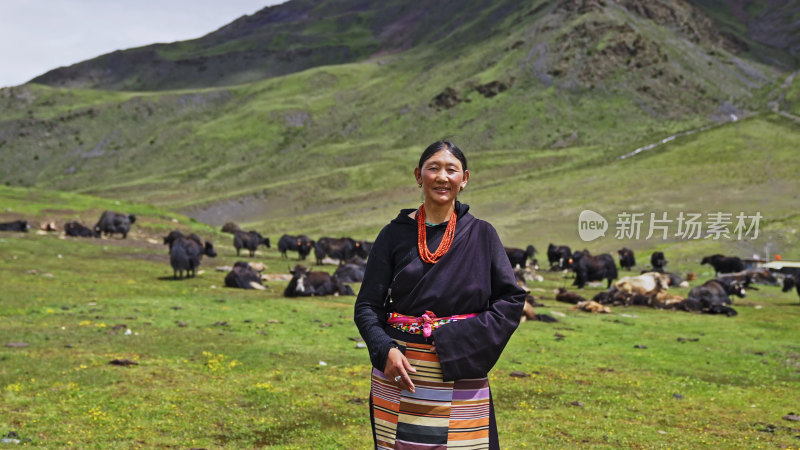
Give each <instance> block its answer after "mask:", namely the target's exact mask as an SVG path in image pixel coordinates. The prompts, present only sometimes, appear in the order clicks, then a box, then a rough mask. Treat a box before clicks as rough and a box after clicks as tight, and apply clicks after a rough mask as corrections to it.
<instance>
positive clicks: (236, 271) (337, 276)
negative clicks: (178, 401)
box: [0, 211, 800, 316]
mask: <svg viewBox="0 0 800 450" xmlns="http://www.w3.org/2000/svg"><path fill="white" fill-rule="evenodd" d="M135 221H136V216H135V215H133V214H122V213H117V212H112V211H105V212H103V214H102V215H101V216H100V219H99V220H98V221H97V223H96V224H95V226H94V227H93V228H88V227H86V226H84V225H82V224H80V223H79V222H74V221H73V222H69V223H66V224H65V225H64V233H65V234H66V235H67V236H75V237H101V236H102V235H106V236H113V235H115V234H120V235H121V236H122V238H123V239H124V238H125V237H127V235H128V233H129V232H130V228H131V224H133V223H134V222H135ZM30 228H31V227H30V225H29V224H28V222H27V221H24V220H17V221H13V222H7V223H0V231H27V230H29V229H30ZM43 229H46V230H49V231H56V230H55V228H54V224H52V223H51V224H46V228H45V225H44V224H43ZM222 231H223V232H227V233H231V234H233V246H234V248H235V249H236V255H237V256H239V255H240V251H241V250H242V249H245V250H247V251H248V252H249V255H250V257H253V256H254V255H255V252H256V250H257V248H258V247H259V246H264V247H267V248H271V246H270V240H269V238H265V237H263V236H262V235H261V234H259V233H258V232H256V231H243V230H241V229H240V228H239V227H238V226H237V225H236V224H234V223H227V224H225V225H224V226H223V227H222ZM163 241H164V244H165V245H167V246H168V247H169V261H170V265H171V266H172V269H173V278H175V279H180V278H183V277H184V276H186V277H194V276H195V275H196V272H197V268H198V266H199V265H200V262H201V258H202V257H203V256H209V257H215V256H217V254H216V251H215V250H214V246H213V244H212V243H211V242H208V241H205V242H204V241H203V240H202V239H201V238H200V237H199V236H197V235H196V234H194V233H192V234H189V235H184V234H183V233H181V232H180V231H172V232H170V233H169V234H168V235H167V236H165V237H164V239H163ZM371 246H372V243H371V242H367V241H357V240H354V239H351V238H346V237H345V238H330V237H323V238H320V239H317V240H316V241H315V240H313V239H310V238H309V237H308V236H306V235H299V236H291V235H283V236H282V237H281V238H280V239H279V241H278V250H279V251H280V253H281V256H282V257H283V258H288V256H287V252H289V251H293V252H297V255H298V260H305V259H306V257H307V256H308V255H309V254H311V252H312V251H313V252H314V256H315V258H316V264H317V265H320V264H323V263H324V261H326V260H327V261H330V260H334V261H338V264H339V267H338V268H337V269H336V271H335V272H334V273H333V274H332V275H331V274H329V273H327V272H322V271H312V270H310V269H309V268H307V267H305V266H302V265H300V264H297V265H296V266H295V267H294V269H290V273H291V275H292V278H291V280H289V283H288V285H287V286H286V289H285V290H284V296H286V297H299V296H312V295H353V294H354V292H353V289H352V288H351V287H350V286H349V285H347V284H345V283H354V282H355V283H357V282H361V281H362V280H363V277H364V268H365V265H366V259H367V257H368V255H369V251H370V248H371ZM506 253H507V255H508V259H509V261H510V262H511V265H512V267H514V269H515V272H516V273H517V275H518V280H519V282H520V284H521V285H522V286H524V285H525V283H526V276H525V275H526V274H530V273H531V272H532V271H536V270H539V264H538V260H536V259H535V258H534V256H535V254H536V249H535V248H534V247H533V246H532V245H529V246H528V247H527V248H525V249H524V250H523V249H520V248H511V247H506ZM617 254H618V257H619V267H620V268H621V269H622V270H628V271H630V270H632V268H633V267H634V266H635V265H636V259H635V255H634V252H633V250H630V249H628V248H622V249H620V250H618V251H617ZM547 259H548V263H549V265H550V267H549V270H551V271H561V272H563V273H564V274H565V276H574V280H573V283H572V284H573V285H574V286H575V287H576V288H577V289H582V288H583V287H584V286H585V285H586V284H587V283H589V282H597V281H603V280H605V281H606V282H607V285H606V288H607V290H606V291H603V292H600V293H598V294H597V295H595V296H594V297H593V298H592V299H591V300H586V299H585V298H583V297H582V296H580V295H579V294H577V293H576V292H570V291H567V290H566V289H564V288H560V289H559V292H558V294H557V295H556V300H558V301H562V302H567V303H572V304H574V305H576V307H577V308H580V309H584V310H587V311H603V310H604V309H605V310H607V306H606V305H640V306H650V307H656V308H665V309H676V310H684V311H697V312H703V313H709V314H725V315H728V316H733V315H736V311H735V310H734V309H733V308H732V307H731V304H732V301H731V296H732V295H735V296H738V297H744V296H745V292H746V290H747V289H757V288H756V287H755V286H752V285H753V284H755V283H761V284H772V285H777V284H779V278H782V281H783V291H784V292H788V291H789V290H791V289H792V288H795V289H796V290H797V293H798V295H800V268H792V267H784V268H782V269H780V270H779V271H776V272H771V271H769V270H766V269H763V268H747V267H746V266H745V264H744V262H743V261H742V260H741V259H740V258H738V257H735V256H724V255H719V254H716V255H711V256H706V257H704V258H703V259H702V261H701V264H709V265H710V266H712V267H713V268H714V271H715V272H716V276H715V278H713V279H710V280H708V281H706V282H705V283H703V284H702V285H700V286H696V287H694V288H692V289H691V290H690V291H689V294H688V296H687V297H685V298H684V297H680V296H678V295H674V294H672V293H670V292H669V291H668V288H669V287H670V286H681V287H688V281H692V279H689V280H686V279H683V278H682V277H681V276H679V275H678V274H676V273H673V272H668V271H666V270H665V266H666V265H667V260H666V258H665V257H664V253H663V252H654V253H653V254H652V255H651V257H650V265H651V268H650V269H648V270H644V271H642V272H641V274H640V275H636V276H625V277H622V278H620V277H619V274H618V270H617V263H616V261H615V260H614V258H613V257H612V256H611V255H610V254H608V253H605V254H601V255H596V256H595V255H592V254H591V253H590V252H589V251H588V250H582V251H577V252H572V251H571V250H570V248H569V247H568V246H564V245H554V244H550V245H549V246H548V249H547ZM258 269H259V267H258V266H257V265H254V264H248V263H246V262H242V261H239V262H236V263H235V264H234V266H233V267H232V268H230V271H229V273H228V274H227V275H226V277H225V285H226V286H229V287H236V288H244V289H263V285H262V275H261V272H260V270H258ZM261 270H263V268H261ZM689 275H690V276H691V275H693V274H689ZM776 276H777V277H776ZM615 280H616V281H615Z"/></svg>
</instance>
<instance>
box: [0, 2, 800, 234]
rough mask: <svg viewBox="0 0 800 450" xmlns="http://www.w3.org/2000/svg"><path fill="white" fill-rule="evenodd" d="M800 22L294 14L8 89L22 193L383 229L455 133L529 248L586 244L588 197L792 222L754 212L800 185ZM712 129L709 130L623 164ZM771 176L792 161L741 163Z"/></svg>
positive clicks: (779, 208) (280, 223) (487, 192)
mask: <svg viewBox="0 0 800 450" xmlns="http://www.w3.org/2000/svg"><path fill="white" fill-rule="evenodd" d="M796 13H797V7H796V6H795V4H793V3H792V2H788V1H782V2H779V1H770V2H745V1H739V0H736V1H735V0H729V1H726V2H711V1H708V2H706V1H697V2H686V1H678V0H676V1H644V0H619V1H616V2H614V1H608V0H563V1H559V2H547V1H539V0H529V1H522V2H520V1H492V2H490V1H460V2H455V1H436V2H414V1H409V0H403V1H400V0H391V1H385V2H366V1H354V0H338V1H316V2H312V1H305V0H292V1H290V2H287V3H284V4H282V5H278V6H273V7H269V8H265V9H263V10H261V11H259V12H257V13H256V14H253V15H252V16H246V17H243V18H240V19H238V20H237V21H235V22H233V23H231V24H229V25H227V26H225V27H223V28H221V29H219V30H216V31H214V32H213V33H210V34H209V35H206V36H204V37H202V38H200V39H197V40H193V41H187V42H178V43H173V44H160V45H154V46H149V47H143V48H139V49H131V50H126V51H121V52H115V53H112V54H109V55H104V56H100V57H98V58H95V59H92V60H89V61H86V62H83V63H79V64H76V65H74V66H71V67H69V68H63V69H57V70H55V71H52V72H49V73H47V74H44V75H42V76H41V77H38V78H37V79H35V80H34V82H32V83H29V84H26V85H22V86H17V87H13V88H7V89H3V90H0V158H2V161H1V162H2V164H0V182H1V183H4V184H6V185H10V186H32V187H39V188H48V189H55V190H63V191H70V192H77V193H86V194H93V195H99V196H103V197H108V198H120V199H125V200H136V201H142V202H147V203H151V204H155V205H158V206H161V207H166V208H171V209H174V210H178V211H181V212H185V213H187V214H189V215H191V216H193V217H196V218H197V219H199V220H203V221H207V222H209V223H212V224H219V223H222V222H224V221H227V220H236V221H238V222H241V223H244V224H248V225H252V226H254V227H256V226H258V227H264V228H268V229H270V230H276V232H277V230H283V231H289V230H309V231H314V232H329V233H334V234H337V235H338V234H340V233H345V232H347V233H358V234H361V235H362V236H363V237H372V236H374V233H375V232H376V231H377V229H379V227H380V225H381V224H383V223H385V222H386V220H387V219H388V218H389V217H391V216H392V215H393V213H394V212H396V210H397V208H398V207H407V206H409V203H411V204H413V203H415V202H416V201H417V200H418V199H417V196H418V194H417V193H416V191H415V188H414V186H413V179H412V178H411V171H412V169H413V166H414V165H415V163H416V159H417V158H418V156H419V153H420V152H421V150H422V149H423V148H424V147H425V146H426V145H427V144H429V143H430V142H432V141H434V140H436V139H439V138H442V137H449V138H452V139H453V140H455V141H456V142H457V143H458V144H459V145H460V146H461V147H462V148H463V149H464V150H465V151H466V152H467V155H468V157H469V158H470V165H471V167H472V171H473V177H472V180H471V182H470V187H469V189H468V193H467V194H465V197H464V198H465V201H467V202H469V203H471V204H472V205H473V208H475V210H476V211H477V212H478V213H481V214H483V215H485V216H487V217H488V218H490V219H492V220H493V223H497V224H498V226H499V227H500V229H501V231H502V233H503V235H504V236H507V237H508V238H509V239H511V240H514V241H521V240H523V239H524V237H525V236H529V235H530V234H531V230H530V224H531V223H539V224H546V226H545V228H544V230H546V231H547V233H548V235H549V236H553V237H554V238H555V237H562V238H567V237H569V236H574V230H573V228H572V227H570V228H569V229H566V228H564V227H563V226H560V225H559V224H560V223H562V222H563V221H564V220H570V221H572V220H573V219H572V218H571V217H572V216H573V215H574V216H575V217H577V212H579V211H580V210H581V209H586V208H587V206H586V205H590V204H593V205H597V206H595V208H597V209H598V210H599V209H604V211H605V212H606V213H608V210H605V208H610V209H611V210H613V208H624V207H625V205H645V206H646V205H648V204H653V203H652V202H653V201H654V199H658V203H657V205H658V207H659V208H663V209H665V210H670V211H675V210H677V209H678V208H681V207H685V206H687V205H698V207H700V206H702V207H704V208H711V207H714V206H715V205H728V206H730V208H732V209H735V208H743V207H747V208H750V207H751V206H753V202H756V203H755V205H756V206H757V205H759V204H765V205H772V206H771V208H772V209H771V210H769V211H766V212H767V213H774V217H781V218H783V219H781V220H782V222H780V223H782V224H784V225H781V227H784V226H785V227H789V228H791V227H792V226H794V225H793V224H794V223H796V218H793V217H794V216H792V215H791V213H790V211H788V210H787V209H786V208H785V207H784V206H783V205H780V204H779V203H780V202H776V203H774V204H771V203H763V202H761V203H759V202H757V201H756V200H754V199H755V198H757V197H758V196H759V195H768V194H769V193H771V192H772V191H773V189H774V188H775V185H769V184H765V183H764V178H763V177H767V178H770V177H771V181H772V182H773V183H777V185H778V186H779V189H777V192H780V193H782V194H781V195H784V193H786V192H791V190H790V188H792V187H793V186H796V184H797V182H795V181H794V179H793V178H792V175H789V173H788V172H785V170H787V169H792V168H797V165H798V163H797V162H794V160H792V159H791V158H788V157H787V158H784V156H785V155H788V153H789V152H791V151H792V149H793V147H792V146H793V145H795V144H796V142H795V139H794V137H795V135H796V134H797V123H796V122H795V121H794V119H793V118H792V117H793V116H792V113H796V112H797V110H798V109H800V108H799V107H798V104H800V102H798V101H797V98H798V94H797V92H800V84H799V83H798V82H796V81H794V78H792V77H791V74H792V73H793V71H794V70H795V69H796V67H797V57H798V54H797V51H798V46H797V42H798V40H797V37H798V32H797V30H798V27H796V26H794V22H792V21H793V19H792V17H795V16H796ZM770 24H773V25H774V27H773V28H772V30H773V32H772V33H767V32H765V29H767V28H768V26H769V25H770ZM775 111H778V112H783V113H785V114H788V116H781V115H780V114H776V113H775ZM707 127H711V128H707ZM690 130H704V131H699V132H698V133H697V134H691V135H689V134H687V135H686V136H685V137H679V138H676V139H674V141H670V142H668V143H666V144H664V145H662V146H659V147H658V148H657V150H653V151H650V152H643V153H641V155H637V156H636V157H634V158H631V159H630V160H629V159H625V160H620V159H619V158H620V157H621V156H623V155H625V154H627V153H630V152H632V151H634V150H635V149H637V148H641V147H644V146H647V145H649V144H653V143H658V142H660V141H662V140H668V139H671V138H670V136H673V135H676V134H678V133H682V132H686V131H690ZM737 130H738V131H737ZM713 136H716V137H718V138H719V139H715V138H713ZM743 136H745V137H743ZM776 136H783V137H782V138H781V139H777V138H776ZM696 142H702V143H703V145H704V146H705V147H698V146H697V145H695V143H696ZM729 142H736V143H737V144H736V145H739V146H743V147H742V148H740V147H736V148H731V144H729ZM763 142H770V143H771V144H770V146H771V147H772V149H771V151H761V150H759V151H757V152H756V150H755V149H756V148H757V147H758V146H759V145H761V144H760V143H763ZM693 152H701V153H703V154H704V155H705V156H704V157H703V158H699V159H698V158H695V157H693V156H692V155H693ZM748 152H750V153H751V154H748ZM753 152H755V153H753ZM653 153H658V154H659V155H662V156H659V158H656V159H654V157H653V156H650V155H651V154H653ZM663 155H666V156H663ZM711 155H713V157H712V156H711ZM734 155H735V156H734ZM661 158H666V160H662V159H661ZM670 158H676V160H678V161H680V160H681V159H690V160H692V161H695V162H694V164H695V166H692V167H687V168H680V167H673V166H672V165H671V164H667V162H666V161H669V160H670ZM774 158H777V159H776V160H777V161H780V164H776V163H774V162H772V161H773V159H774ZM655 160H658V161H659V164H661V165H665V166H666V167H668V168H669V169H668V171H667V172H666V173H663V174H661V175H660V176H659V174H657V173H653V172H652V169H651V168H650V167H649V166H648V165H649V164H651V163H653V162H654V161H655ZM723 163H724V164H723ZM760 163H763V164H764V167H770V168H775V169H776V170H774V171H772V172H762V171H761V169H759V170H757V171H755V172H757V173H759V177H751V176H750V175H749V174H746V173H744V172H742V171H741V170H740V169H733V168H732V167H740V166H737V165H736V164H739V165H744V167H749V168H750V169H755V168H756V167H761V166H757V164H760ZM726 164H733V166H731V167H728V166H727V165H726ZM722 166H725V167H728V171H727V172H720V171H719V170H718V169H717V167H722ZM778 169H779V170H778ZM643 172H646V173H649V174H650V176H648V177H642V176H641V173H643ZM687 174H692V178H686V175H687ZM631 180H636V183H633V182H632V181H631ZM744 188H748V189H749V190H746V192H747V193H748V194H747V195H744V194H743V193H742V192H740V190H741V189H744ZM698 190H699V191H701V192H704V193H706V194H707V195H705V196H698V195H697V192H698ZM795 192H796V191H795ZM735 198H747V199H748V200H747V202H748V203H746V204H742V205H739V204H737V203H735V202H734V201H733V199H735ZM779 198H783V197H779ZM701 199H702V201H701ZM601 212H602V211H601ZM737 212H738V211H737ZM562 228H563V229H562ZM779 228H780V227H779ZM780 229H781V230H783V228H780ZM784 231H785V230H784ZM573 238H574V237H573ZM787 239H788V238H787ZM792 239H793V238H792ZM790 240H791V239H790Z"/></svg>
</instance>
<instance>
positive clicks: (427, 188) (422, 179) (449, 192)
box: [414, 149, 469, 205]
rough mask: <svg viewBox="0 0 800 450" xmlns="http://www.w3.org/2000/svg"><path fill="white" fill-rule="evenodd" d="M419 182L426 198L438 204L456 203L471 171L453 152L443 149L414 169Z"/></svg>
mask: <svg viewBox="0 0 800 450" xmlns="http://www.w3.org/2000/svg"><path fill="white" fill-rule="evenodd" d="M414 176H415V177H416V178H417V184H420V183H421V184H422V192H423V193H424V194H425V200H430V201H432V202H434V203H437V204H442V205H444V204H447V203H454V202H455V201H456V196H457V195H458V193H459V192H460V191H461V189H463V188H464V187H466V185H467V180H469V171H468V170H464V169H463V167H461V161H459V160H458V158H456V157H455V156H453V154H452V153H450V152H449V151H447V150H445V149H442V150H439V151H438V152H436V153H434V154H433V156H431V157H430V158H428V159H427V160H425V162H424V163H422V168H419V167H417V168H416V169H414Z"/></svg>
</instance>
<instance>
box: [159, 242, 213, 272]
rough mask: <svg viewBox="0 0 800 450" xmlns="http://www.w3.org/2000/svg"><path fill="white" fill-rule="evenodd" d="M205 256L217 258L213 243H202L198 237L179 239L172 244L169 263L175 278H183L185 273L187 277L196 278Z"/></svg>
mask: <svg viewBox="0 0 800 450" xmlns="http://www.w3.org/2000/svg"><path fill="white" fill-rule="evenodd" d="M203 255H206V256H209V257H212V258H213V257H215V256H217V252H216V251H214V246H213V245H212V244H211V242H208V241H206V242H205V244H204V243H202V242H201V241H200V238H199V237H197V235H190V236H189V237H179V238H177V239H175V240H174V241H172V242H171V243H170V251H169V263H170V265H171V266H172V275H173V277H174V278H176V279H177V278H183V274H184V272H185V273H186V276H187V277H194V276H195V275H196V274H197V267H199V266H200V260H201V258H202V257H203Z"/></svg>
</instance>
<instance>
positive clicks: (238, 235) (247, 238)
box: [233, 230, 270, 257]
mask: <svg viewBox="0 0 800 450" xmlns="http://www.w3.org/2000/svg"><path fill="white" fill-rule="evenodd" d="M259 245H263V246H264V247H267V248H270V245H269V238H265V237H264V236H261V234H260V233H259V232H258V231H241V230H239V231H235V232H234V233H233V246H234V247H235V248H236V256H239V251H240V250H241V249H243V248H246V249H247V250H248V251H249V252H250V257H253V256H255V254H256V249H257V248H258V246H259Z"/></svg>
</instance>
